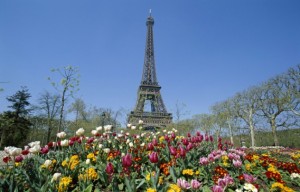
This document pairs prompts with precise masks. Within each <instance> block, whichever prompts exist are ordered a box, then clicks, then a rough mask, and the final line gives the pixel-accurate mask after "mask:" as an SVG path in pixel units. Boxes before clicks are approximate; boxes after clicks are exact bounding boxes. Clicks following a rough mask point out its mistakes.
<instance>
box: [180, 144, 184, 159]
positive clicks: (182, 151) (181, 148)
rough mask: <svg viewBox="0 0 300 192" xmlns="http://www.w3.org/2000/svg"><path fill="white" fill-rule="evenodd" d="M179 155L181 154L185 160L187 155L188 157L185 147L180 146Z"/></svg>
mask: <svg viewBox="0 0 300 192" xmlns="http://www.w3.org/2000/svg"><path fill="white" fill-rule="evenodd" d="M179 154H180V156H181V157H183V158H184V157H185V155H186V151H185V149H184V148H183V147H181V146H180V150H179Z"/></svg>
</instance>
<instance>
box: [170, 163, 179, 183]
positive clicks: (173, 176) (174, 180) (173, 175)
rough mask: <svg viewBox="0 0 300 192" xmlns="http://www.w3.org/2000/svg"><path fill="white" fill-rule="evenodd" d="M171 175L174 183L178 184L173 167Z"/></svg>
mask: <svg viewBox="0 0 300 192" xmlns="http://www.w3.org/2000/svg"><path fill="white" fill-rule="evenodd" d="M169 169H170V174H171V177H172V179H173V182H174V183H176V182H177V178H176V175H175V172H174V168H173V167H170V168H169Z"/></svg>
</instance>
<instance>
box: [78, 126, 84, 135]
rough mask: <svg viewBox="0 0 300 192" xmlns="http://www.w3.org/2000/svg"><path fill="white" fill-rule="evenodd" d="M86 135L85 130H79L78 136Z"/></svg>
mask: <svg viewBox="0 0 300 192" xmlns="http://www.w3.org/2000/svg"><path fill="white" fill-rule="evenodd" d="M83 134H84V129H83V128H79V129H78V130H77V131H76V135H78V136H82V135H83Z"/></svg>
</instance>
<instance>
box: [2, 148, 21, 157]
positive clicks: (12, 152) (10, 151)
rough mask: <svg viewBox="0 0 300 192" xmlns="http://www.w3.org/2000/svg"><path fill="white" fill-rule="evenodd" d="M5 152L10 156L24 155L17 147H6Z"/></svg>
mask: <svg viewBox="0 0 300 192" xmlns="http://www.w3.org/2000/svg"><path fill="white" fill-rule="evenodd" d="M4 151H5V152H6V153H7V154H9V155H10V156H18V155H20V154H21V153H22V149H21V148H17V147H5V148H4Z"/></svg>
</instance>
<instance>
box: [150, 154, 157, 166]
mask: <svg viewBox="0 0 300 192" xmlns="http://www.w3.org/2000/svg"><path fill="white" fill-rule="evenodd" d="M149 160H150V162H151V163H157V162H158V154H157V152H152V153H151V154H150V155H149Z"/></svg>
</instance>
